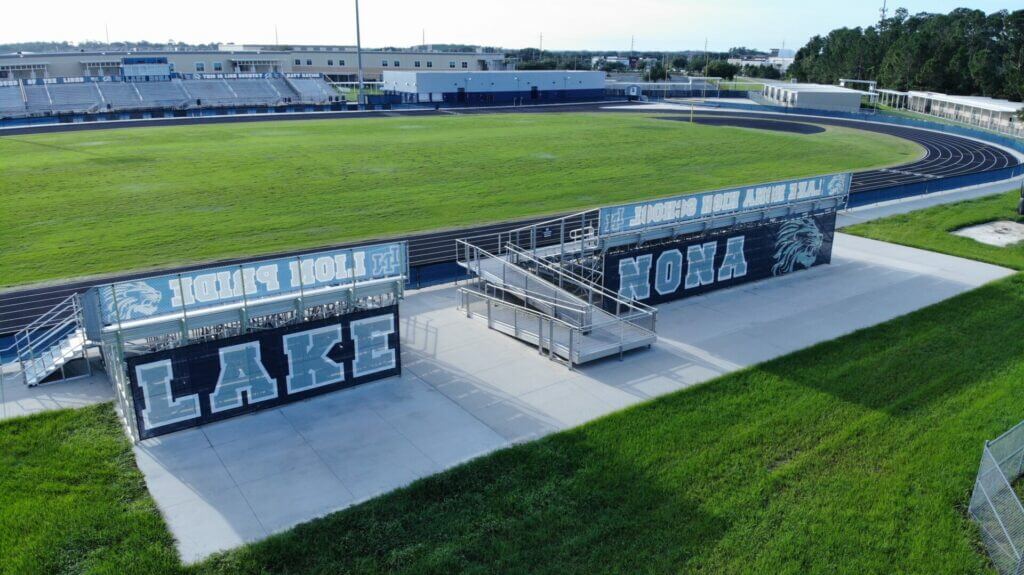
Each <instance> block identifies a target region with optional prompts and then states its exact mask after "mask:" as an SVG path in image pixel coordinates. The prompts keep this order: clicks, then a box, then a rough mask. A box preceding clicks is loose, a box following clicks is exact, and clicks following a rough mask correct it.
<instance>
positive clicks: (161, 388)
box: [125, 305, 402, 439]
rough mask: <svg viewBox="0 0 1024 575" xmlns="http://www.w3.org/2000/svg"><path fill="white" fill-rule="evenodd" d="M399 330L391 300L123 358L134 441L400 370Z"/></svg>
mask: <svg viewBox="0 0 1024 575" xmlns="http://www.w3.org/2000/svg"><path fill="white" fill-rule="evenodd" d="M398 329H399V325H398V306H397V305H393V306H389V307H385V308H380V309H370V310H362V311H356V312H352V313H348V314H345V315H343V316H338V317H332V318H327V319H322V320H316V321H311V322H302V323H297V324H293V325H289V326H285V327H280V328H276V329H270V330H265V331H257V332H253V333H247V334H243V335H239V336H235V337H231V338H226V339H219V340H215V341H207V342H201V343H193V344H190V345H186V346H183V347H177V348H173V349H168V350H162V351H158V352H154V353H149V354H145V355H138V356H134V357H130V358H128V359H126V360H125V367H126V368H127V372H128V380H129V382H130V384H131V394H132V397H133V398H134V408H135V414H134V415H135V418H136V423H137V426H138V430H139V439H148V438H150V437H155V436H157V435H163V434H165V433H170V432H172V431H178V430H181V429H186V428H189V427H195V426H197V425H202V424H204V423H210V422H212V421H219V420H221V419H227V418H230V417H235V416H238V415H243V414H246V413H252V412H254V411H259V410H262V409H267V408H271V407H275V406H278V405H283V404H286V403H291V402H293V401H299V400H301V399H306V398H309V397H313V396H316V395H320V394H323V393H328V392H331V391H337V390H339V389H345V388H348V387H352V386H355V385H360V384H363V383H367V382H370V381H374V380H377V379H381V378H385V377H391V376H393V375H401V373H402V356H401V350H400V345H401V343H400V342H401V340H400V338H399V333H398ZM243 392H244V393H243Z"/></svg>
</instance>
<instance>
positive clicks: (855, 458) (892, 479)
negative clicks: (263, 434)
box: [195, 275, 1024, 575]
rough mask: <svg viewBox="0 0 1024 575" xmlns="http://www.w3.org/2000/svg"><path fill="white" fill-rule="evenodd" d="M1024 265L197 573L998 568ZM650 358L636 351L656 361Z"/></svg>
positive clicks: (1017, 400)
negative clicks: (1002, 462)
mask: <svg viewBox="0 0 1024 575" xmlns="http://www.w3.org/2000/svg"><path fill="white" fill-rule="evenodd" d="M1022 307H1024V276H1021V275H1017V276H1014V277H1012V278H1010V279H1008V280H1005V281H1001V282H997V283H995V284H992V285H989V286H986V287H983V288H981V289H978V290H975V291H973V292H970V293H968V294H965V295H962V296H960V297H957V298H954V299H952V300H949V301H947V302H945V303H942V304H939V305H937V306H934V307H932V308H928V309H925V310H923V311H920V312H917V313H915V314H912V315H910V316H907V317H905V318H902V319H898V320H895V321H892V322H889V323H887V324H884V325H881V326H878V327H875V328H872V329H868V330H864V331H861V332H858V333H855V334H853V335H850V336H847V337H844V338H842V339H839V340H836V341H833V342H830V343H825V344H822V345H819V346H816V347H814V348H811V349H808V350H805V351H802V352H798V353H796V354H793V355H790V356H787V357H784V358H781V359H779V360H776V361H771V362H768V363H765V364H762V365H760V366H758V367H756V368H753V369H748V370H746V371H743V372H739V373H736V374H733V375H729V376H726V377H723V378H720V379H718V380H715V381H713V382H710V383H708V384H706V385H703V386H700V387H697V388H694V389H691V390H687V391H683V392H679V393H676V394H673V395H670V396H666V397H663V398H660V399H658V400H655V401H652V402H650V403H647V404H644V405H641V406H638V407H636V408H632V409H629V410H626V411H623V412H619V413H617V414H614V415H611V416H609V417H606V418H603V419H601V420H598V421H596V422H593V423H590V424H587V425H584V426H583V427H580V428H577V429H575V430H571V431H568V432H563V433H559V434H557V435H553V436H550V437H548V438H545V439H543V440H540V441H538V442H535V443H531V444H526V445H522V446H519V447H515V448H512V449H509V450H505V451H502V452H499V453H496V454H494V455H491V456H488V457H484V458H482V459H479V460H476V461H473V462H470V463H469V464H467V465H464V466H462V467H459V468H456V469H454V470H451V471H449V472H446V473H443V474H441V475H439V476H435V477H432V478H428V479H426V480H423V481H420V482H418V483H416V484H414V485H412V486H411V487H409V488H407V489H405V490H402V491H398V492H395V493H392V494H390V495H386V496H383V497H381V498H378V499H376V500H373V501H370V502H368V503H366V504H363V505H361V506H359V507H356V508H352V509H350V510H346V511H342V512H339V513H337V514H334V515H331V516H328V517H327V518H324V519H321V520H317V521H313V522H311V523H308V524H304V525H302V526H299V527H298V528H296V529H294V530H292V531H289V532H287V533H284V534H282V535H279V536H275V537H272V538H270V539H268V540H265V541H263V542H260V543H256V544H253V545H249V546H247V547H244V548H241V549H239V550H236V551H234V552H229V553H226V554H224V555H221V556H218V557H216V558H214V559H212V560H209V561H207V562H206V563H204V564H202V565H200V566H199V567H198V568H197V569H195V571H196V572H198V573H207V574H210V573H385V572H389V573H416V574H423V573H559V574H562V573H587V574H590V573H634V572H641V573H692V574H709V575H710V574H716V575H717V574H732V573H749V574H764V573H771V574H794V575H795V574H817V573H821V574H836V573H842V574H847V573H848V574H856V575H864V574H884V575H888V574H892V573H901V574H910V573H921V574H929V575H934V574H972V575H973V574H978V573H988V572H990V571H989V570H988V569H987V566H986V565H987V559H986V557H985V555H984V554H983V552H981V551H980V550H979V542H978V535H977V533H976V530H975V527H974V525H973V524H972V522H971V521H970V520H969V519H968V517H967V516H966V511H965V508H966V505H967V502H968V499H969V496H970V490H971V487H972V484H973V480H974V475H975V473H976V471H977V466H978V461H979V458H980V453H981V448H982V443H983V441H984V440H985V439H987V438H992V437H995V436H996V435H998V434H999V433H1001V432H1002V431H1004V430H1005V429H1007V428H1009V427H1010V426H1012V425H1013V424H1015V423H1017V422H1018V421H1019V420H1020V418H1021V417H1022V415H1021V414H1022V413H1024V393H1022V392H1024V322H1021V321H1020V317H1021V316H1020V310H1021V309H1022ZM640 359H641V358H636V359H635V360H633V361H640Z"/></svg>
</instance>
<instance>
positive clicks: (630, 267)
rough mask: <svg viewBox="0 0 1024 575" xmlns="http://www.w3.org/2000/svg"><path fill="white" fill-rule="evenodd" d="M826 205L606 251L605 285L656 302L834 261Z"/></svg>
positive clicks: (832, 214) (830, 217) (831, 220)
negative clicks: (818, 209) (815, 210)
mask: <svg viewBox="0 0 1024 575" xmlns="http://www.w3.org/2000/svg"><path fill="white" fill-rule="evenodd" d="M835 226H836V213H835V211H832V210H829V211H824V212H819V213H807V214H802V215H799V216H794V217H789V218H784V219H776V220H769V221H766V222H762V223H756V224H748V225H745V226H738V227H726V228H719V229H715V230H712V231H707V232H697V233H693V234H689V235H685V236H680V237H677V238H675V239H672V240H670V241H665V242H662V243H657V244H650V245H645V246H643V247H640V248H632V249H624V250H622V251H618V252H616V251H610V252H608V253H607V254H605V256H604V287H605V288H606V289H608V290H610V291H613V292H615V293H617V294H619V295H620V296H622V297H624V298H626V299H632V300H636V301H640V302H643V303H645V304H658V303H662V302H667V301H672V300H677V299H681V298H685V297H689V296H693V295H698V294H702V293H706V292H709V291H713V290H716V289H722V288H726V287H730V286H734V285H738V284H742V283H747V282H752V281H756V280H761V279H766V278H770V277H775V276H782V275H786V274H790V273H793V272H796V271H799V270H802V269H807V268H810V267H813V266H816V265H821V264H827V263H830V262H831V261H832V241H833V238H834V235H835Z"/></svg>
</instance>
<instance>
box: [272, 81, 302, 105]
mask: <svg viewBox="0 0 1024 575" xmlns="http://www.w3.org/2000/svg"><path fill="white" fill-rule="evenodd" d="M267 83H268V84H270V87H271V88H272V89H273V90H275V91H276V92H277V93H278V94H280V95H281V99H282V100H285V101H288V102H298V101H301V100H302V98H301V97H300V96H299V93H298V92H296V91H295V88H292V87H291V85H289V84H288V82H285V80H284V78H270V79H268V80H267Z"/></svg>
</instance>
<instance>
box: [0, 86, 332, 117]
mask: <svg viewBox="0 0 1024 575" xmlns="http://www.w3.org/2000/svg"><path fill="white" fill-rule="evenodd" d="M22 89H24V94H25V99H24V100H23V99H22ZM339 97H340V95H339V94H338V93H337V92H336V91H335V90H334V88H332V87H331V85H330V84H328V83H327V82H326V81H325V80H323V79H318V78H211V79H203V80H183V79H179V78H174V79H171V80H170V81H152V82H97V83H93V82H83V83H66V84H65V83H53V84H45V85H35V84H32V85H25V86H3V87H0V113H2V114H3V115H5V116H20V115H42V114H51V113H57V112H99V111H107V110H137V109H147V108H195V107H207V106H245V105H260V106H276V105H280V104H299V103H306V104H322V103H326V102H331V101H337V99H338V98H339Z"/></svg>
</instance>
